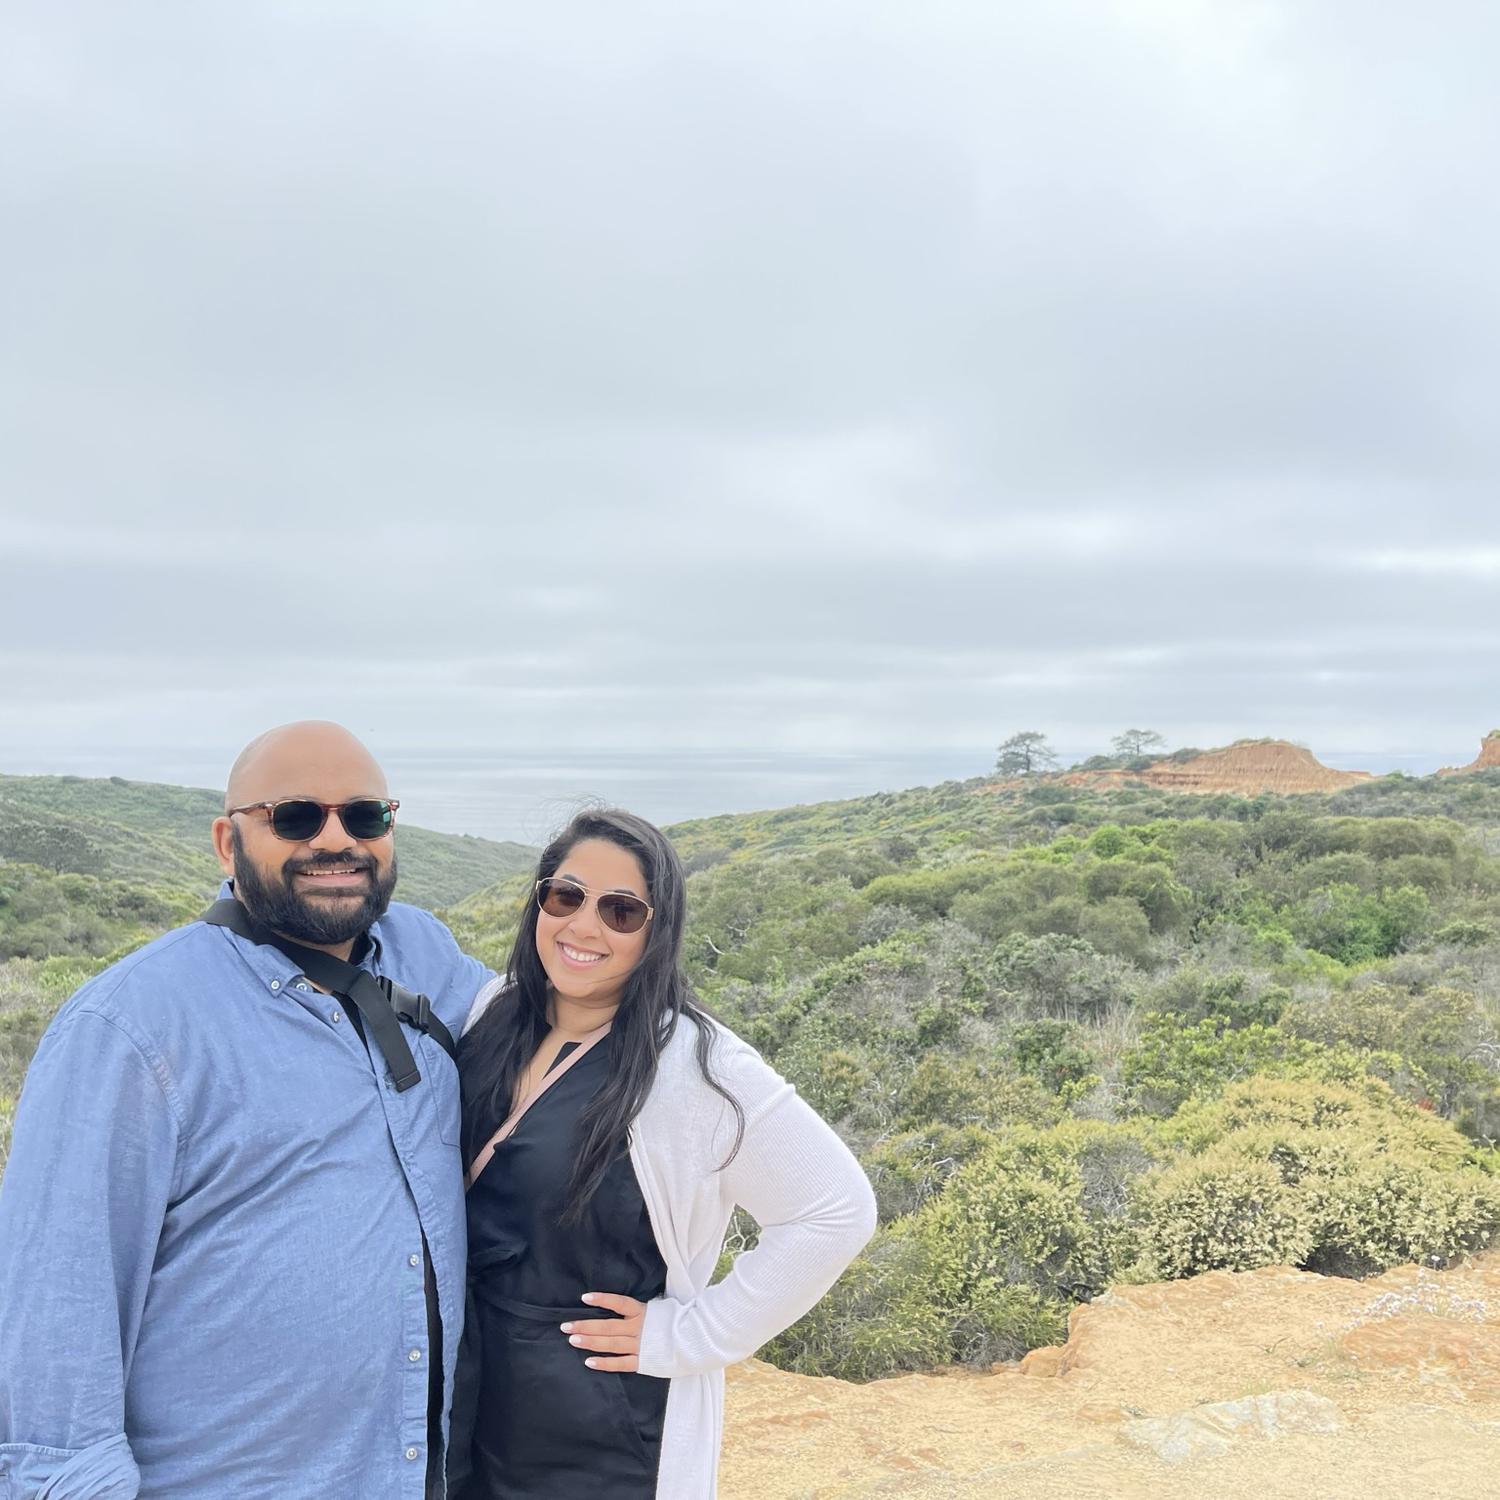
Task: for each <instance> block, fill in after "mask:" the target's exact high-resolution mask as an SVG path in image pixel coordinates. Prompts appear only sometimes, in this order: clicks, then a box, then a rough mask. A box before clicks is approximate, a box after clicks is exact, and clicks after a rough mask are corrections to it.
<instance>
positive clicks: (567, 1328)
mask: <svg viewBox="0 0 1500 1500" xmlns="http://www.w3.org/2000/svg"><path fill="white" fill-rule="evenodd" d="M557 1326H558V1327H559V1328H561V1329H562V1331H563V1332H564V1333H572V1331H573V1325H572V1324H571V1323H559V1324H558V1325H557Z"/></svg>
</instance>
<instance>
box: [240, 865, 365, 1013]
mask: <svg viewBox="0 0 1500 1500" xmlns="http://www.w3.org/2000/svg"><path fill="white" fill-rule="evenodd" d="M218 899H219V900H220V901H225V900H232V899H235V896H234V882H233V881H232V880H224V881H222V882H221V883H220V885H219V895H218ZM379 926H380V923H379V921H378V920H377V921H375V922H373V923H371V925H370V930H369V933H368V934H367V935H368V937H369V939H370V941H369V944H368V946H367V948H366V950H365V954H364V957H363V958H362V959H361V960H360V962H359V967H360V968H361V969H367V970H368V971H369V972H370V973H371V974H374V975H376V976H379V975H380V974H381V973H382V970H381V967H380V963H381V953H382V950H381V943H380V936H379V934H378V933H377V932H376V930H375V929H376V928H377V927H379ZM219 931H220V932H222V933H223V934H224V937H225V939H226V940H227V941H229V942H231V943H233V944H234V947H235V951H236V952H237V953H238V954H239V955H240V957H241V958H242V959H243V960H244V961H245V963H247V964H248V965H249V966H250V970H251V972H252V973H253V974H254V975H255V977H256V978H257V979H258V980H260V982H261V983H262V984H263V985H265V987H266V988H267V989H268V990H270V991H271V992H272V993H273V994H280V993H281V991H282V990H284V989H286V988H288V987H289V986H290V985H292V984H294V983H295V982H296V981H297V980H298V979H301V978H302V977H303V976H302V970H301V969H299V968H298V967H297V965H296V963H295V962H293V960H292V959H290V958H288V957H287V956H286V954H285V953H283V952H282V951H281V949H280V948H273V947H272V946H271V945H270V944H269V943H252V942H251V941H250V940H249V938H242V937H240V936H239V935H238V934H237V933H233V932H231V931H230V930H229V929H228V928H227V927H221V928H220V929H219Z"/></svg>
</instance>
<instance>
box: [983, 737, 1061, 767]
mask: <svg viewBox="0 0 1500 1500" xmlns="http://www.w3.org/2000/svg"><path fill="white" fill-rule="evenodd" d="M1056 767H1057V756H1056V755H1055V754H1054V753H1053V750H1052V746H1051V745H1049V744H1048V743H1047V736H1046V735H1044V734H1042V733H1040V732H1039V731H1038V730H1035V729H1023V730H1021V732H1020V733H1019V734H1013V735H1011V737H1010V738H1009V739H1008V740H1001V742H1000V748H999V751H998V757H997V759H996V761H995V769H996V770H997V771H999V772H1000V773H1001V775H1003V776H1030V775H1032V774H1033V773H1034V772H1037V771H1052V770H1055V769H1056Z"/></svg>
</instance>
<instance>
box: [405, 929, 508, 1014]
mask: <svg viewBox="0 0 1500 1500" xmlns="http://www.w3.org/2000/svg"><path fill="white" fill-rule="evenodd" d="M422 915H423V917H424V918H425V920H426V922H427V923H428V924H429V925H428V937H429V940H430V942H431V948H430V950H429V951H428V952H427V953H425V954H424V956H423V958H422V963H421V968H422V970H423V972H420V973H416V972H414V973H413V974H412V976H411V979H410V980H409V981H408V982H409V983H411V984H412V986H413V988H416V989H423V990H425V991H426V994H427V997H428V999H429V1000H431V1001H432V1008H433V1010H435V1011H436V1012H437V1016H438V1019H439V1020H440V1021H441V1022H442V1023H443V1025H444V1026H446V1027H447V1028H448V1030H449V1031H450V1032H452V1034H453V1037H454V1039H455V1040H457V1038H458V1035H459V1033H460V1032H461V1031H463V1030H464V1026H465V1023H466V1022H467V1021H468V1019H469V1013H470V1011H471V1010H472V1009H473V1008H474V1002H475V1001H476V1000H477V999H478V998H479V996H480V994H481V992H482V991H483V990H484V989H485V987H486V986H487V985H488V984H490V983H491V982H492V981H493V980H494V978H495V971H494V970H493V969H492V968H490V967H489V965H488V964H483V963H481V962H480V961H479V960H478V959H477V958H472V957H470V955H469V954H467V953H465V952H464V950H463V949H462V948H460V947H459V946H458V939H457V938H455V937H454V936H453V934H452V933H451V932H449V931H448V929H447V928H446V927H445V926H443V924H442V923H441V922H440V921H438V919H437V918H436V917H434V916H432V915H430V914H429V913H426V912H424V913H423V914H422Z"/></svg>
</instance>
